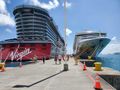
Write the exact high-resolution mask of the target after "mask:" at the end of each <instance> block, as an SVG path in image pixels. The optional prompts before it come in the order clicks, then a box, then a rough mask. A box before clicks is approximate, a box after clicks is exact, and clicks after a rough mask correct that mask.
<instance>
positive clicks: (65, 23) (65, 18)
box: [64, 0, 68, 71]
mask: <svg viewBox="0 0 120 90" xmlns="http://www.w3.org/2000/svg"><path fill="white" fill-rule="evenodd" d="M66 1H67V0H64V41H65V53H64V54H65V58H64V59H65V63H64V71H68V64H67V54H66V53H67V49H66V47H67V39H66V28H67V12H66V10H67V9H66Z"/></svg>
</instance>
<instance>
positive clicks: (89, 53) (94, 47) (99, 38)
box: [73, 31, 110, 58]
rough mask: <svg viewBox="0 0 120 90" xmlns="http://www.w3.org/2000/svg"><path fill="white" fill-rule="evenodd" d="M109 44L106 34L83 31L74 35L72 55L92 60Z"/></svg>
mask: <svg viewBox="0 0 120 90" xmlns="http://www.w3.org/2000/svg"><path fill="white" fill-rule="evenodd" d="M109 42H110V39H109V38H107V37H106V33H102V32H94V31H84V32H81V33H78V34H76V35H75V40H74V46H73V53H74V55H75V56H76V57H77V58H94V57H96V56H97V55H98V54H99V53H100V52H101V51H102V50H103V49H104V48H105V47H106V45H107V44H108V43H109Z"/></svg>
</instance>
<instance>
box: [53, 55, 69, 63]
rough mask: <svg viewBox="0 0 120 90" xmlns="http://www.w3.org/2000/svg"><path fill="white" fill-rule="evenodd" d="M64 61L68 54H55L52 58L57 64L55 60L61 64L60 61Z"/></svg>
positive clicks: (67, 58)
mask: <svg viewBox="0 0 120 90" xmlns="http://www.w3.org/2000/svg"><path fill="white" fill-rule="evenodd" d="M62 60H63V61H65V60H67V61H68V60H69V55H67V56H62V55H55V58H54V61H55V64H57V62H59V64H61V61H62Z"/></svg>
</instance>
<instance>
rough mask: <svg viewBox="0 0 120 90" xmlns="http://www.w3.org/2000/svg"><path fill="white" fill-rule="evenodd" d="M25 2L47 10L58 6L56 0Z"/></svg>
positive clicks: (27, 0)
mask: <svg viewBox="0 0 120 90" xmlns="http://www.w3.org/2000/svg"><path fill="white" fill-rule="evenodd" d="M25 2H27V3H29V4H31V5H36V6H39V7H42V8H44V9H48V10H51V9H54V8H57V7H58V6H59V2H58V0H53V1H49V2H48V3H42V2H40V1H39V0H25Z"/></svg>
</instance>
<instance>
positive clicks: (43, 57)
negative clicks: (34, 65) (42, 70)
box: [42, 56, 45, 64]
mask: <svg viewBox="0 0 120 90" xmlns="http://www.w3.org/2000/svg"><path fill="white" fill-rule="evenodd" d="M42 60H43V64H45V56H43V58H42Z"/></svg>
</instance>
